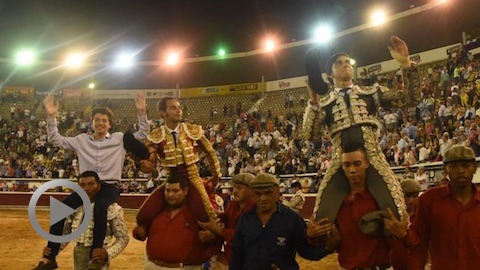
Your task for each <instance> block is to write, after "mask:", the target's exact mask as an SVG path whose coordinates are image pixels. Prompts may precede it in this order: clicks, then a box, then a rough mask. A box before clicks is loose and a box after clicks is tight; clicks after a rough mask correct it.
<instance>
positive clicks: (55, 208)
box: [28, 179, 92, 243]
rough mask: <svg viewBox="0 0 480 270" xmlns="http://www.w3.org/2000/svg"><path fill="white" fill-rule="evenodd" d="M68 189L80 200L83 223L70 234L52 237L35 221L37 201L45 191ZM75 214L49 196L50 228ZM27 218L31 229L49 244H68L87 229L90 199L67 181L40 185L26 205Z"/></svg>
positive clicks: (73, 210)
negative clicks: (82, 208) (59, 187)
mask: <svg viewBox="0 0 480 270" xmlns="http://www.w3.org/2000/svg"><path fill="white" fill-rule="evenodd" d="M58 186H61V187H68V188H70V189H72V190H74V191H75V192H76V193H77V194H78V195H79V196H80V198H81V199H82V204H83V207H84V217H83V221H82V223H81V224H80V226H79V227H78V229H76V230H75V231H73V232H72V233H70V234H67V235H53V234H50V233H48V232H46V231H45V230H44V229H43V228H42V226H40V224H39V223H38V221H37V214H36V212H35V207H36V206H37V203H38V199H40V196H41V195H42V194H43V193H45V192H46V191H47V190H49V189H52V188H55V187H58ZM73 213H75V209H73V208H71V207H69V206H68V205H66V204H64V203H63V202H61V201H59V200H57V199H55V198H53V197H51V196H50V226H52V225H54V224H55V223H58V222H60V221H61V220H62V219H64V218H66V217H68V216H69V215H71V214H73ZM28 218H29V219H30V224H32V227H33V229H34V230H35V231H36V232H37V233H38V234H39V235H40V236H41V237H43V238H45V239H46V240H48V241H50V242H55V243H67V242H70V241H72V240H74V239H76V238H78V237H80V235H82V233H83V232H84V231H85V230H86V229H87V227H88V224H89V223H90V220H91V219H92V206H91V203H90V199H89V198H88V195H87V193H85V191H84V190H83V189H82V188H81V187H80V186H79V185H77V184H75V183H73V182H71V181H68V180H63V179H62V180H52V181H49V182H47V183H45V184H43V185H41V186H40V187H39V188H38V189H37V190H36V191H35V192H34V193H33V195H32V198H30V202H29V204H28Z"/></svg>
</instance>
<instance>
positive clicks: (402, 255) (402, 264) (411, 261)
mask: <svg viewBox="0 0 480 270" xmlns="http://www.w3.org/2000/svg"><path fill="white" fill-rule="evenodd" d="M400 186H401V187H402V191H403V198H405V205H406V206H407V213H408V215H409V217H410V222H413V220H414V219H415V211H416V210H417V206H418V195H419V194H420V192H421V191H422V186H421V185H420V183H419V182H418V181H416V180H404V181H402V182H401V183H400ZM417 263H420V260H416V259H415V258H414V257H413V254H412V252H411V251H410V250H409V249H408V248H406V247H405V246H404V245H403V243H402V241H393V242H392V266H393V268H394V269H395V270H409V269H415V268H414V267H415V265H416V264H417Z"/></svg>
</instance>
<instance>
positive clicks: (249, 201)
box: [200, 173, 255, 262]
mask: <svg viewBox="0 0 480 270" xmlns="http://www.w3.org/2000/svg"><path fill="white" fill-rule="evenodd" d="M253 179H255V176H254V175H253V174H251V173H240V174H237V175H234V176H233V177H232V185H233V191H232V194H233V201H231V202H230V203H229V204H228V206H227V210H226V211H225V214H224V216H223V221H224V227H223V228H222V226H221V225H220V224H219V223H218V222H216V221H210V222H208V223H207V222H205V223H203V222H202V223H200V225H201V226H202V227H203V228H205V229H207V230H210V231H212V232H213V233H215V234H217V235H219V236H221V237H223V239H224V240H225V256H226V258H227V261H228V262H230V259H231V258H232V253H233V236H234V235H235V225H236V224H237V221H238V219H239V218H240V216H241V215H242V214H243V213H244V212H245V211H248V210H250V209H252V208H253V206H255V201H254V199H253V196H252V190H251V189H250V182H251V181H252V180H253ZM217 261H219V257H217Z"/></svg>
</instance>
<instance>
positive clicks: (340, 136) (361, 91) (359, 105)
mask: <svg viewBox="0 0 480 270" xmlns="http://www.w3.org/2000/svg"><path fill="white" fill-rule="evenodd" d="M403 81H404V84H403V86H404V87H403V90H401V91H399V90H391V89H388V88H387V87H384V86H371V87H359V86H358V85H354V86H353V87H352V88H351V89H350V90H348V94H345V95H342V94H341V93H338V92H336V90H334V89H333V88H332V89H331V90H330V91H329V92H328V93H327V94H326V95H325V96H323V97H321V98H320V99H319V102H318V105H317V106H312V105H311V103H310V102H308V105H307V107H306V109H305V114H304V119H303V132H304V134H303V137H304V139H308V140H310V141H315V140H317V141H319V140H321V139H322V135H323V134H324V133H328V134H329V135H330V137H331V138H332V145H333V149H334V153H333V155H332V163H331V166H330V168H329V169H328V170H327V172H326V174H325V177H324V179H323V181H322V182H321V184H320V187H319V190H318V194H317V200H316V203H315V209H314V213H317V210H318V208H319V205H320V202H321V199H322V193H323V191H324V189H325V187H326V186H327V184H328V182H329V181H330V180H331V178H332V176H333V175H334V174H335V173H336V172H337V170H338V169H339V168H340V167H341V154H342V147H341V146H342V145H344V144H345V143H347V142H351V141H358V142H360V143H362V144H364V145H365V148H366V149H367V158H368V159H369V161H370V164H371V165H373V167H374V168H375V169H376V170H377V171H378V173H379V174H380V175H381V176H382V178H383V181H384V182H385V184H386V185H387V187H388V189H389V190H390V193H391V195H392V197H393V200H394V203H395V205H396V206H397V210H398V212H399V215H400V216H402V213H403V210H404V209H405V203H404V200H403V194H402V192H401V189H400V185H399V183H398V181H397V180H396V179H395V175H394V174H393V171H392V170H391V169H390V166H389V165H388V163H387V162H386V159H385V156H384V154H383V152H382V150H381V148H380V146H379V144H378V131H379V130H380V129H381V127H382V124H381V123H380V122H379V121H378V119H377V110H378V107H380V106H381V107H383V108H403V107H411V106H416V105H417V104H418V103H419V102H420V101H421V91H420V80H419V73H418V69H417V68H415V67H413V68H408V69H404V70H403Z"/></svg>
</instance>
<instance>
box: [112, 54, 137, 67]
mask: <svg viewBox="0 0 480 270" xmlns="http://www.w3.org/2000/svg"><path fill="white" fill-rule="evenodd" d="M133 63H134V57H133V55H131V54H126V53H122V54H120V55H119V56H118V57H117V60H116V61H115V67H117V68H129V67H131V66H133Z"/></svg>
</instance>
